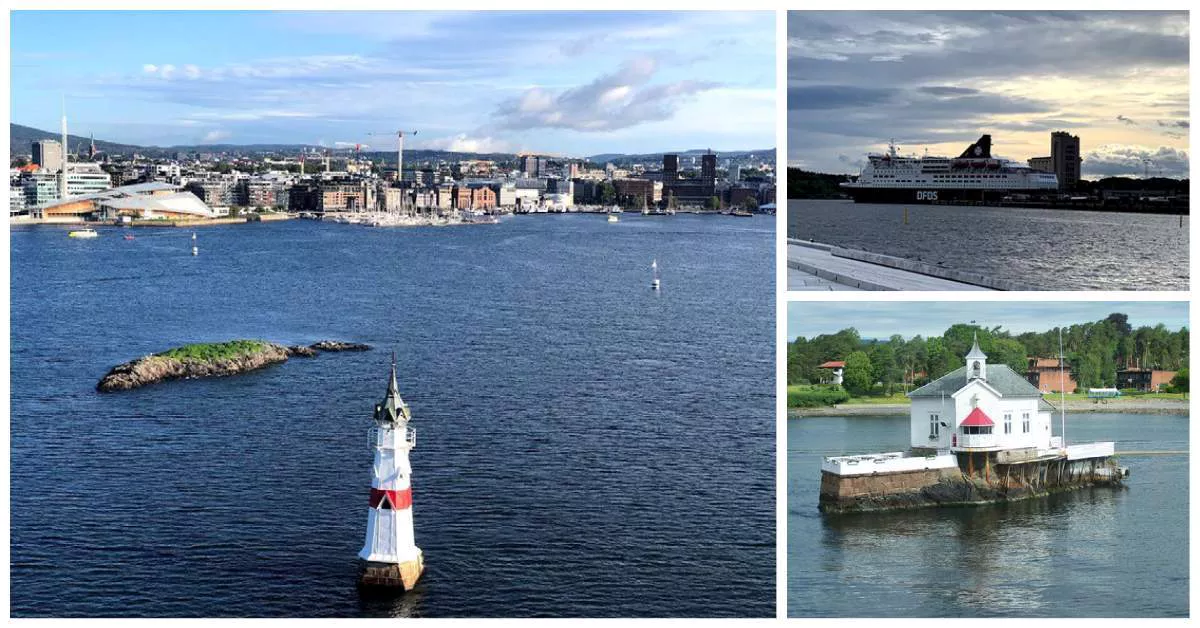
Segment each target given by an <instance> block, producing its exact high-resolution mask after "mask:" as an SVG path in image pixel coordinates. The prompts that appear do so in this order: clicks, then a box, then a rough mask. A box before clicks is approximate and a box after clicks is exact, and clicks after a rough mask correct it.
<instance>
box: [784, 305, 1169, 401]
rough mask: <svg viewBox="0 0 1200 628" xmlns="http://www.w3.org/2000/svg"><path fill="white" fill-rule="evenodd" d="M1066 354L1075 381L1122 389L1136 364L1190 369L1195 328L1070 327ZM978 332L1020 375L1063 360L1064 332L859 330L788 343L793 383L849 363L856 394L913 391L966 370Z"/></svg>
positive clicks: (992, 356) (1123, 319) (997, 359)
mask: <svg viewBox="0 0 1200 628" xmlns="http://www.w3.org/2000/svg"><path fill="white" fill-rule="evenodd" d="M1061 329H1062V343H1063V354H1064V355H1065V356H1066V360H1067V366H1068V368H1070V369H1071V371H1072V373H1073V374H1074V377H1075V381H1076V382H1077V383H1078V385H1079V387H1080V388H1081V389H1083V388H1107V387H1112V386H1115V385H1116V372H1117V370H1118V369H1122V368H1125V367H1129V366H1139V367H1143V368H1154V369H1162V370H1168V371H1179V370H1181V369H1185V368H1186V367H1187V364H1188V330H1187V328H1186V327H1185V328H1183V329H1181V330H1179V331H1171V330H1169V329H1167V327H1166V326H1165V325H1163V324H1161V323H1160V324H1158V325H1155V326H1153V327H1149V326H1143V327H1139V328H1137V329H1134V328H1132V327H1131V326H1130V325H1129V317H1128V316H1127V315H1125V314H1120V313H1114V314H1110V315H1109V316H1108V317H1107V318H1105V319H1104V320H1100V321H1096V322H1091V323H1080V324H1075V325H1071V326H1070V327H1063V328H1061ZM976 335H978V338H979V347H980V349H982V350H983V352H984V353H986V354H987V355H988V362H989V363H992V364H1007V365H1008V366H1010V367H1012V369H1013V370H1014V371H1016V372H1017V373H1022V374H1023V373H1025V371H1026V370H1027V369H1028V358H1030V357H1040V358H1056V357H1058V355H1059V340H1058V338H1059V328H1058V327H1055V328H1053V329H1050V330H1047V331H1044V332H1025V333H1021V334H1017V335H1013V334H1011V333H1009V332H1008V331H1005V330H1003V329H1002V328H1000V327H999V326H997V327H994V328H991V329H989V328H986V327H981V326H978V325H974V324H963V323H959V324H955V325H951V326H950V328H949V329H947V330H946V331H945V333H943V334H942V335H941V336H931V337H928V338H923V337H921V336H915V337H912V338H908V339H906V338H904V337H903V336H900V335H894V336H892V337H891V338H889V339H887V340H878V339H873V340H864V339H863V338H861V337H860V336H859V333H858V331H857V330H855V329H854V328H847V329H843V330H842V331H839V332H837V333H836V334H826V335H821V336H816V337H814V338H803V337H799V338H796V339H795V340H794V341H792V342H791V343H789V344H788V375H787V376H788V384H789V385H796V384H817V383H820V382H821V381H822V380H823V376H826V378H827V371H824V370H823V369H820V368H818V366H819V365H821V364H822V363H824V362H828V361H844V362H845V363H846V366H845V369H844V375H843V385H844V386H845V387H846V389H847V390H849V391H851V392H854V393H856V394H864V393H868V392H872V391H874V390H875V389H876V387H877V386H878V387H880V388H881V389H882V390H880V392H883V393H885V394H892V393H894V392H898V391H903V390H911V388H912V387H914V386H920V385H923V384H925V383H927V382H929V381H932V380H934V379H937V378H939V377H941V376H942V375H945V374H946V373H949V372H950V371H952V370H954V369H956V368H958V367H960V366H962V365H963V357H964V356H965V355H966V354H967V352H968V351H970V349H971V343H972V342H973V339H974V338H975V336H976Z"/></svg>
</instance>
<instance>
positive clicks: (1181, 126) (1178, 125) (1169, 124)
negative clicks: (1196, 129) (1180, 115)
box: [1158, 120, 1191, 129]
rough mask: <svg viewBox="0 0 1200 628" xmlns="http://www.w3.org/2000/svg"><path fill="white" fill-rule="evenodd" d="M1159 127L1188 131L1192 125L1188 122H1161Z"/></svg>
mask: <svg viewBox="0 0 1200 628" xmlns="http://www.w3.org/2000/svg"><path fill="white" fill-rule="evenodd" d="M1158 126H1162V127H1167V128H1177V129H1188V128H1191V123H1189V122H1188V121H1187V120H1159V121H1158Z"/></svg>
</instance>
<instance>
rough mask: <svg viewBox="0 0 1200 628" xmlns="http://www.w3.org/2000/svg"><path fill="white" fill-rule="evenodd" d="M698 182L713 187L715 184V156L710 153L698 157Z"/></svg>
mask: <svg viewBox="0 0 1200 628" xmlns="http://www.w3.org/2000/svg"><path fill="white" fill-rule="evenodd" d="M700 182H701V183H704V184H705V185H715V184H716V182H717V156H716V155H715V154H713V153H712V152H708V153H705V154H704V155H701V157H700Z"/></svg>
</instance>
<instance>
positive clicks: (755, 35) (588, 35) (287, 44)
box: [11, 11, 775, 156]
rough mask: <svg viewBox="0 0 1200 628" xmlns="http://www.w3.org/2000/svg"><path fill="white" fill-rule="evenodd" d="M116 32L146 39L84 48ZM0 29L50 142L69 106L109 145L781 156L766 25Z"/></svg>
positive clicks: (451, 15)
mask: <svg viewBox="0 0 1200 628" xmlns="http://www.w3.org/2000/svg"><path fill="white" fill-rule="evenodd" d="M117 29H121V30H129V29H134V30H137V31H138V33H139V37H137V38H128V39H120V40H113V41H111V42H109V41H107V40H106V42H105V45H104V47H103V48H102V49H96V45H95V43H94V41H95V39H94V34H95V33H104V32H115V31H116V30H117ZM11 32H12V50H13V55H12V94H13V97H12V113H11V120H12V121H13V122H17V123H20V124H23V125H26V126H31V127H34V128H40V129H46V130H56V129H57V128H58V118H59V116H60V115H61V114H60V109H61V102H62V98H63V95H64V94H65V95H66V97H67V113H68V116H69V119H70V126H71V132H72V134H73V135H88V134H91V133H94V134H95V135H96V137H97V138H101V139H104V140H107V141H112V142H118V143H128V144H137V145H146V146H167V145H181V144H182V145H189V144H191V145H194V144H256V143H283V144H314V145H324V146H329V147H352V146H353V145H354V144H363V145H364V146H365V148H364V149H365V150H380V151H389V150H394V149H395V146H396V143H395V138H394V136H383V135H375V136H371V135H368V133H389V132H392V131H394V130H396V128H397V127H399V126H401V125H402V126H403V127H404V128H405V129H410V130H417V131H419V133H418V134H417V135H415V136H412V137H410V138H406V141H405V148H406V149H414V150H416V149H435V150H450V151H459V152H506V153H514V152H539V153H551V154H559V155H563V156H584V155H590V154H597V153H605V152H621V153H643V152H645V153H651V152H661V151H672V150H679V151H683V150H691V149H697V148H705V147H708V146H711V147H712V148H713V149H714V150H726V151H728V150H757V149H762V148H767V147H770V146H774V145H775V80H774V39H775V37H774V34H775V31H774V14H773V12H742V13H723V14H722V13H710V12H654V13H650V12H629V13H619V12H599V13H568V12H543V13H538V12H448V13H436V12H402V11H395V12H336V13H311V12H302V13H289V12H170V13H162V12H30V11H16V12H13V13H12V19H11ZM203 32H220V33H221V35H222V38H221V40H220V41H221V45H220V46H214V45H213V44H212V43H211V42H212V41H214V40H213V39H211V38H205V37H196V36H195V35H196V34H197V33H203ZM48 33H53V34H54V35H55V36H54V37H53V38H52V39H51V38H49V37H48V36H47V34H48ZM51 40H53V41H54V42H55V43H54V45H55V48H54V49H53V50H48V49H47V43H48V42H49V41H51ZM397 101H400V102H401V103H402V104H401V105H400V107H402V108H403V109H404V111H403V113H399V114H397V113H396V112H395V111H396V109H397V108H398V106H397V104H396V103H397ZM730 111H737V112H738V116H736V117H732V116H730V115H729V112H730Z"/></svg>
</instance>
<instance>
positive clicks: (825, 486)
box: [819, 455, 1123, 513]
mask: <svg viewBox="0 0 1200 628" xmlns="http://www.w3.org/2000/svg"><path fill="white" fill-rule="evenodd" d="M939 458H941V457H940V456H939ZM946 458H950V459H951V462H950V464H949V465H945V466H942V465H938V464H932V463H931V464H927V465H926V466H927V467H931V468H919V469H905V470H897V471H892V472H888V471H882V472H872V473H870V474H862V473H850V474H844V473H840V472H839V471H838V470H837V469H829V468H823V469H822V471H821V495H820V502H819V508H820V510H821V512H824V513H847V512H872V511H884V510H907V509H913V508H927V507H936V506H973V505H981V504H992V503H999V502H1009V501H1017V500H1022V499H1030V498H1036V497H1045V496H1047V495H1050V494H1051V493H1058V492H1065V491H1072V490H1077V489H1081V488H1086V487H1090V486H1121V485H1122V482H1121V477H1122V475H1123V474H1122V472H1121V470H1120V469H1119V468H1118V467H1117V465H1116V462H1115V461H1114V459H1113V458H1112V457H1111V456H1102V457H1094V458H1084V459H1076V460H1068V459H1065V458H1055V459H1049V460H1045V459H1043V460H1033V461H1029V462H1024V463H1020V464H994V462H995V461H994V460H993V461H991V462H990V463H988V464H981V463H980V461H979V460H971V459H969V458H968V457H967V456H966V455H962V456H958V460H954V457H951V456H946ZM881 466H884V468H886V465H881Z"/></svg>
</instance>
